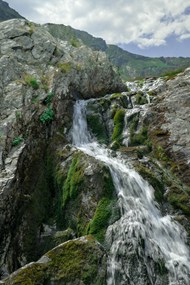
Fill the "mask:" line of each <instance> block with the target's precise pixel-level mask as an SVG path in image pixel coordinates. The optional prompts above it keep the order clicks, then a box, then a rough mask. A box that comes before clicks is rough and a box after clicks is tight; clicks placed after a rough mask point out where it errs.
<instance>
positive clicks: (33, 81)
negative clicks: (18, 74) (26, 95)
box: [24, 74, 39, 90]
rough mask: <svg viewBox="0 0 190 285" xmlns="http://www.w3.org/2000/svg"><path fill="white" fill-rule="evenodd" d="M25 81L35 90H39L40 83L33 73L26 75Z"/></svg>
mask: <svg viewBox="0 0 190 285" xmlns="http://www.w3.org/2000/svg"><path fill="white" fill-rule="evenodd" d="M24 81H25V82H26V84H27V85H29V86H31V87H32V88H33V89H34V90H37V89H38V88H39V83H38V81H37V79H36V78H35V77H34V76H32V75H29V74H27V75H25V76H24Z"/></svg>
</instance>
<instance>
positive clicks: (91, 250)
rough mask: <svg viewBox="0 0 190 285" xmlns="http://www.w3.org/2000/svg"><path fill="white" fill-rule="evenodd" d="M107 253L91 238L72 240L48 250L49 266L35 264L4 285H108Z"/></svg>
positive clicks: (9, 279) (8, 279) (7, 280)
mask: <svg viewBox="0 0 190 285" xmlns="http://www.w3.org/2000/svg"><path fill="white" fill-rule="evenodd" d="M104 254H105V253H104V252H103V250H102V249H100V248H99V246H98V244H97V243H96V242H95V240H94V239H93V238H92V237H91V236H87V237H85V239H83V240H72V241H68V242H67V243H64V244H62V245H61V246H59V247H56V248H54V249H53V250H51V251H49V252H48V253H47V254H46V256H47V258H49V260H47V262H46V263H33V264H30V265H29V266H28V267H25V268H22V269H21V270H20V271H18V272H16V274H14V275H12V276H10V278H7V279H6V280H5V284H6V285H8V284H13V285H42V284H74V283H76V282H77V284H78V282H80V283H81V284H84V285H89V284H94V285H95V284H96V285H103V284H105V273H106V263H105V262H104V259H103V256H104Z"/></svg>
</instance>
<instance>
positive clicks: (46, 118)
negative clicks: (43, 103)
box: [40, 107, 54, 124]
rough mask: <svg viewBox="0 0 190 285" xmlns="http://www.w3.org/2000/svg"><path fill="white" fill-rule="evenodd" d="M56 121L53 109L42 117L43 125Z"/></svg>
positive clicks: (47, 110)
mask: <svg viewBox="0 0 190 285" xmlns="http://www.w3.org/2000/svg"><path fill="white" fill-rule="evenodd" d="M53 119H54V112H53V109H52V107H48V108H47V109H45V111H44V112H43V113H42V114H41V116H40V121H41V122H42V123H43V124H46V123H50V122H51V121H53Z"/></svg>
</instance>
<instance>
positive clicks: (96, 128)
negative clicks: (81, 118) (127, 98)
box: [87, 113, 109, 144]
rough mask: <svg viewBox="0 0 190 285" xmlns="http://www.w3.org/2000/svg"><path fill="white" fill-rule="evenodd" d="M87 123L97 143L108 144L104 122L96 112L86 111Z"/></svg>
mask: <svg viewBox="0 0 190 285" xmlns="http://www.w3.org/2000/svg"><path fill="white" fill-rule="evenodd" d="M87 123H88V127H89V128H90V130H91V132H92V134H93V135H94V136H95V137H96V139H97V140H98V142H99V143H103V144H108V141H109V139H108V135H107V132H106V128H105V125H104V122H103V121H102V118H101V116H100V115H99V114H98V113H88V114H87Z"/></svg>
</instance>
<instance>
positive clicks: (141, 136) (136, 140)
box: [130, 127, 149, 146]
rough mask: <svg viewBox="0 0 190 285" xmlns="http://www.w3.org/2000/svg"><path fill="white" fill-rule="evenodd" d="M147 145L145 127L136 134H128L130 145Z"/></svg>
mask: <svg viewBox="0 0 190 285" xmlns="http://www.w3.org/2000/svg"><path fill="white" fill-rule="evenodd" d="M147 144H149V140H148V128H147V127H142V129H141V130H140V132H138V133H134V132H132V131H131V132H130V145H132V146H137V145H147Z"/></svg>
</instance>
